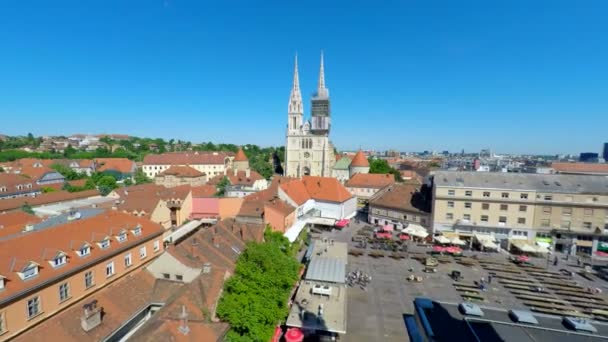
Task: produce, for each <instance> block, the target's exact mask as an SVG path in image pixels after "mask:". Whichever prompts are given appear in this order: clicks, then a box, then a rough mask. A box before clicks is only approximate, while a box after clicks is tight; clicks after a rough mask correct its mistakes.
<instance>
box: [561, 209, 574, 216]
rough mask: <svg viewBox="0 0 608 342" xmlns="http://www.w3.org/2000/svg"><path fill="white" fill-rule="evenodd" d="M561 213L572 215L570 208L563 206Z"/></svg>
mask: <svg viewBox="0 0 608 342" xmlns="http://www.w3.org/2000/svg"><path fill="white" fill-rule="evenodd" d="M562 215H566V216H570V215H572V208H563V209H562Z"/></svg>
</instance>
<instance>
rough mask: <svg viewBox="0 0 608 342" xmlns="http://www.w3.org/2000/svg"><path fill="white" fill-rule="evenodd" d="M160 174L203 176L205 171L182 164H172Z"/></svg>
mask: <svg viewBox="0 0 608 342" xmlns="http://www.w3.org/2000/svg"><path fill="white" fill-rule="evenodd" d="M160 174H161V175H163V176H167V175H171V176H177V177H201V176H204V175H205V173H203V172H200V171H199V170H197V169H195V168H193V167H190V166H182V165H172V166H171V167H169V168H168V169H166V170H165V171H163V172H161V173H160Z"/></svg>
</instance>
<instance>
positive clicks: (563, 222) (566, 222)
mask: <svg viewBox="0 0 608 342" xmlns="http://www.w3.org/2000/svg"><path fill="white" fill-rule="evenodd" d="M561 227H562V228H563V229H570V221H562V224H561Z"/></svg>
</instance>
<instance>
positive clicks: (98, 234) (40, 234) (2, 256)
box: [0, 211, 164, 304]
mask: <svg viewBox="0 0 608 342" xmlns="http://www.w3.org/2000/svg"><path fill="white" fill-rule="evenodd" d="M138 225H139V226H140V227H141V229H142V233H141V235H140V236H134V235H132V234H129V235H128V240H127V242H125V243H122V244H120V243H118V242H117V241H116V240H115V239H113V241H111V243H110V247H108V248H106V249H101V248H100V247H99V246H98V245H97V244H95V243H96V242H100V241H101V240H103V239H104V237H106V236H112V235H115V234H117V233H118V232H119V231H120V230H121V229H133V228H135V227H136V226H138ZM163 231H164V229H163V228H162V227H161V226H160V225H158V224H156V223H153V222H151V221H149V220H146V219H142V218H136V217H133V216H131V215H127V214H123V213H119V212H113V211H107V212H103V213H101V214H98V215H96V216H92V217H89V218H86V219H82V220H77V221H71V222H69V223H66V224H63V225H58V226H54V227H50V228H46V229H42V230H37V231H34V232H31V233H27V234H20V235H18V236H17V237H14V238H11V239H7V240H2V241H0V274H1V275H3V276H5V277H7V278H8V279H9V282H8V285H7V286H6V287H5V288H4V290H3V291H2V292H0V304H2V302H4V301H5V300H7V299H8V298H10V297H12V296H15V295H19V294H24V295H25V294H26V293H27V291H28V290H30V289H32V288H34V287H35V286H38V285H40V284H42V283H44V282H46V281H49V280H52V279H55V278H59V277H62V276H64V275H65V274H66V273H68V272H72V271H74V270H76V269H78V268H80V267H83V266H84V265H86V264H87V263H89V262H90V261H91V260H93V259H96V258H99V257H104V256H110V255H113V254H114V253H117V251H118V250H121V249H122V248H123V247H124V246H125V245H131V244H133V245H135V244H138V243H141V241H143V240H146V239H150V238H152V237H153V236H160V235H162V233H163ZM74 241H79V242H78V243H74ZM85 241H86V242H88V243H89V244H91V252H90V253H91V256H90V257H87V258H80V257H78V256H77V255H76V253H75V251H76V250H78V249H79V248H80V246H81V244H82V243H84V242H85ZM23 246H27V248H23ZM57 250H58V251H63V252H65V253H67V254H68V256H69V257H68V262H67V264H66V265H63V266H62V267H59V268H56V269H54V268H53V267H52V266H50V265H49V264H48V261H49V260H50V258H52V255H54V254H53V253H52V251H57ZM49 251H50V252H49ZM30 261H33V262H36V263H38V264H40V265H41V268H40V270H39V273H38V275H37V276H35V277H34V278H32V279H28V280H27V281H23V280H21V279H20V278H19V276H18V275H17V273H16V268H15V265H16V264H20V263H24V262H30Z"/></svg>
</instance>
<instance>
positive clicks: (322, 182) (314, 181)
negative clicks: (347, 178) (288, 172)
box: [302, 176, 353, 203]
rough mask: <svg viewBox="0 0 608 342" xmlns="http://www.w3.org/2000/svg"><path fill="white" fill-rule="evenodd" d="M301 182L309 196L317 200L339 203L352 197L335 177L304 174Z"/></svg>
mask: <svg viewBox="0 0 608 342" xmlns="http://www.w3.org/2000/svg"><path fill="white" fill-rule="evenodd" d="M302 183H304V186H305V187H306V190H307V191H308V194H309V195H310V197H312V198H314V199H315V200H318V201H329V202H338V203H341V202H344V201H347V200H349V199H351V198H352V197H353V196H352V195H351V193H350V192H348V190H346V188H345V187H344V185H342V184H340V182H338V180H337V179H335V178H329V177H313V176H304V177H302Z"/></svg>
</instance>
